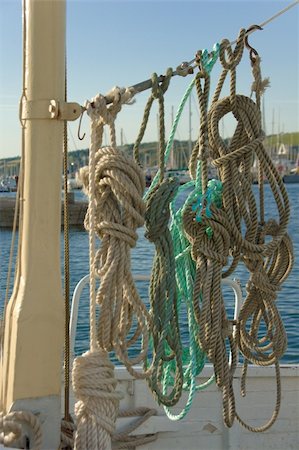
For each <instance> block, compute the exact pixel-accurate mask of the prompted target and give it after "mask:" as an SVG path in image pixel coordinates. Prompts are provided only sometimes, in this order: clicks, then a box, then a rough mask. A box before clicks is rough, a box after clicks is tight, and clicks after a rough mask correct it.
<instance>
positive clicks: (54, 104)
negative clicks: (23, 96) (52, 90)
mask: <svg viewBox="0 0 299 450" xmlns="http://www.w3.org/2000/svg"><path fill="white" fill-rule="evenodd" d="M82 111H83V108H82V106H81V105H79V103H69V102H63V101H58V100H27V101H26V100H23V102H22V111H21V119H22V120H32V119H56V120H67V121H73V120H76V119H78V118H79V117H80V115H81V114H82Z"/></svg>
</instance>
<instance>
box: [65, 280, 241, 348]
mask: <svg viewBox="0 0 299 450" xmlns="http://www.w3.org/2000/svg"><path fill="white" fill-rule="evenodd" d="M134 280H135V281H149V280H150V275H134ZM88 283H89V275H85V276H84V277H83V278H81V280H80V281H79V283H78V284H77V286H76V287H75V289H74V293H73V297H72V307H71V315H70V352H71V356H72V357H74V349H75V340H76V333H77V323H78V311H79V303H80V298H81V294H82V291H83V289H84V288H85V286H86V285H87V284H88ZM222 284H223V285H224V286H229V287H230V288H231V289H232V290H233V291H234V293H235V309H234V319H235V320H236V319H237V317H238V315H239V312H240V309H241V306H242V289H241V285H240V281H239V280H237V279H233V280H231V279H226V278H224V279H223V280H222Z"/></svg>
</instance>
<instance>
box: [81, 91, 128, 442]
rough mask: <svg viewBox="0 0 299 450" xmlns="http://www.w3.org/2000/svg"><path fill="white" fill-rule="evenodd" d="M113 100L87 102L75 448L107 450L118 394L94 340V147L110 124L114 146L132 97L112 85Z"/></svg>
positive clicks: (106, 361)
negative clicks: (84, 269) (84, 313)
mask: <svg viewBox="0 0 299 450" xmlns="http://www.w3.org/2000/svg"><path fill="white" fill-rule="evenodd" d="M111 96H112V97H113V98H114V102H113V103H112V104H111V105H109V106H107V105H106V101H105V98H104V97H103V96H101V95H98V96H97V97H96V98H95V99H94V100H93V101H92V102H89V103H88V104H87V113H88V115H89V116H90V118H91V146H90V153H89V171H88V174H87V175H86V174H85V180H86V179H87V185H86V189H88V194H89V207H88V219H87V220H88V229H89V254H90V256H89V259H90V350H89V351H88V352H86V353H84V354H83V355H82V356H80V357H78V358H76V359H75V361H74V366H73V373H72V380H73V388H74V392H75V395H76V398H77V399H78V401H77V403H76V405H75V413H76V416H77V432H76V435H75V444H74V448H75V449H77V450H95V449H101V450H110V449H111V435H112V433H113V431H114V427H115V420H116V417H117V411H118V405H119V400H120V398H121V394H120V393H119V392H117V391H116V390H115V389H116V384H117V382H116V380H115V377H114V366H113V364H112V363H111V362H110V361H109V357H108V354H107V352H106V351H105V349H103V348H100V346H99V344H98V342H97V330H96V283H95V275H96V254H95V236H96V211H97V199H96V188H95V180H96V151H97V150H98V148H99V147H100V146H101V143H102V136H103V128H104V125H105V124H108V125H109V129H110V138H111V143H112V148H113V149H114V148H116V139H115V129H114V120H115V118H116V115H117V113H118V112H119V111H120V109H121V106H122V104H124V103H127V102H129V101H131V99H132V92H131V91H130V90H124V89H119V88H114V89H113V91H112V92H111Z"/></svg>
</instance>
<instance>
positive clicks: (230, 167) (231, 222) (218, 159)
mask: <svg viewBox="0 0 299 450" xmlns="http://www.w3.org/2000/svg"><path fill="white" fill-rule="evenodd" d="M244 35H245V30H241V31H240V34H239V37H238V39H237V43H236V46H235V49H234V50H232V48H231V46H230V44H229V42H228V41H227V40H223V41H222V43H221V46H220V61H221V64H222V66H223V71H222V74H221V76H220V79H219V82H218V85H217V87H216V91H215V94H214V97H213V100H212V105H211V107H210V110H209V112H208V115H207V122H206V120H205V118H204V120H203V121H202V122H201V134H202V137H203V139H201V140H199V144H198V153H197V158H198V157H199V159H200V161H201V165H202V167H203V168H204V167H205V164H206V159H207V156H208V155H207V151H206V150H207V149H209V152H210V156H211V157H212V164H213V165H214V166H215V167H217V169H218V173H219V178H220V181H221V183H222V193H221V202H220V204H219V203H218V204H217V202H216V201H214V202H212V203H211V204H210V205H209V208H207V198H208V196H209V195H211V193H210V192H208V190H209V187H208V185H207V183H206V181H207V180H206V177H205V170H202V191H203V196H202V197H201V198H200V199H199V204H200V208H201V210H200V214H198V211H197V209H198V208H197V205H194V206H193V207H192V206H191V205H190V206H189V207H188V208H186V210H185V212H184V217H183V220H184V229H185V232H186V235H187V236H188V240H189V241H190V243H191V245H192V257H193V259H194V261H195V262H196V280H195V285H194V292H193V302H194V311H195V317H196V320H197V322H198V325H199V340H200V343H201V346H202V348H203V350H204V351H206V353H207V355H208V357H209V359H210V360H211V361H212V362H213V365H214V370H215V377H216V383H217V385H218V386H219V387H220V388H221V389H222V392H223V415H224V422H225V424H226V425H227V426H229V427H230V426H232V424H233V421H234V418H235V417H237V419H238V420H239V421H240V423H241V424H242V425H243V426H245V427H246V428H247V429H250V430H251V431H265V430H266V429H268V428H269V427H270V426H271V425H272V424H273V422H274V420H275V418H276V417H277V414H278V410H279V403H280V400H279V397H280V381H279V366H278V360H279V358H280V357H281V356H282V354H283V352H284V350H285V346H286V337H285V332H284V328H283V324H282V322H281V319H280V316H279V313H278V311H277V308H276V305H275V303H274V300H275V298H276V290H277V288H278V287H279V286H280V284H281V281H282V280H284V279H285V278H286V276H287V274H288V273H289V271H290V268H291V266H292V256H291V255H292V249H291V244H290V240H289V238H288V236H287V234H286V226H287V223H288V219H289V204H288V199H287V194H286V190H285V188H284V185H283V183H282V180H281V179H280V177H279V175H278V173H277V171H276V169H275V167H274V165H273V163H272V162H271V160H270V158H269V156H268V155H267V153H266V151H265V149H264V147H263V145H262V141H263V138H264V136H263V133H262V130H261V114H260V110H259V107H258V106H259V101H257V104H258V106H257V105H256V104H255V103H254V102H253V101H252V100H251V99H249V98H248V97H245V96H241V95H236V66H237V64H238V63H239V62H240V60H241V58H242V54H243V48H244ZM228 73H230V96H229V97H227V98H224V99H221V100H219V97H220V93H221V91H222V87H223V84H224V81H225V79H226V76H227V74H228ZM257 75H258V70H257V69H256V68H255V70H254V76H255V84H254V88H255V89H254V90H255V91H256V92H259V93H260V92H261V91H262V88H264V87H265V85H266V83H261V79H260V78H257ZM203 92H204V91H201V92H199V94H200V96H201V97H202V98H203V100H204V95H203ZM230 112H231V113H232V114H233V115H234V117H235V119H236V120H237V127H236V130H235V133H234V135H233V138H232V140H231V142H230V144H229V145H227V144H225V143H224V141H222V139H221V138H220V136H219V131H218V130H219V121H220V120H221V118H222V117H223V116H224V115H225V114H227V113H230ZM207 128H208V129H207ZM207 132H208V134H207ZM207 143H208V146H209V148H208V147H207ZM194 150H195V149H194ZM254 155H255V157H256V158H258V159H259V161H260V164H261V165H262V167H263V173H264V174H265V175H266V176H267V178H268V180H269V184H270V187H271V189H272V192H273V196H274V199H275V201H276V204H277V209H278V214H279V223H276V222H275V221H273V220H272V221H268V222H267V223H265V222H264V219H263V204H261V205H260V211H261V212H262V219H260V221H259V220H258V209H257V205H256V202H255V198H254V195H253V193H252V191H251V182H252V178H251V164H252V160H253V156H254ZM195 162H196V157H195V156H193V157H191V164H190V171H191V174H193V176H194V172H195V169H194V164H195ZM208 212H209V214H208ZM265 236H270V237H271V238H272V239H270V241H269V240H268V239H267V242H265ZM240 259H242V260H243V261H244V263H245V265H246V267H247V269H248V270H249V272H250V274H251V275H250V281H249V283H248V285H247V292H248V295H247V298H246V300H245V303H244V305H243V307H242V309H241V312H240V315H239V320H238V322H237V327H236V341H235V340H234V338H233V333H232V330H233V323H232V322H230V321H228V319H227V316H226V311H225V305H224V301H223V297H222V293H221V278H222V277H223V276H228V275H229V274H231V273H232V272H233V270H234V269H235V267H236V266H237V264H238V262H239V260H240ZM279 261H280V262H281V267H279V266H278V263H279ZM226 266H228V268H226ZM224 268H226V269H225V271H223V269H224ZM269 268H271V269H269ZM274 268H275V269H274ZM273 271H274V272H275V275H274V273H273ZM272 276H273V278H270V277H272ZM280 277H281V278H280ZM262 321H263V322H264V323H265V325H266V333H265V334H263V338H259V339H258V338H257V336H260V332H261V329H260V324H261V322H262ZM248 323H251V326H250V330H249V331H248V328H247V324H248ZM227 339H228V344H229V348H230V351H231V354H232V363H231V365H229V362H228V357H227V354H226V345H225V343H226V340H227ZM237 346H239V348H240V350H241V352H242V353H243V355H244V356H245V358H246V359H248V360H249V361H250V362H252V363H254V364H259V365H269V364H273V363H274V364H276V374H277V401H276V408H275V411H274V414H273V417H272V418H271V419H270V421H269V422H268V423H267V424H265V425H264V426H262V427H257V428H254V427H251V426H249V425H246V424H245V423H244V422H243V421H242V419H240V418H239V416H238V415H237V414H236V411H235V399H234V392H233V384H232V381H233V380H232V375H233V372H234V368H235V363H236V350H237ZM246 369H247V361H245V366H244V376H243V379H242V385H243V390H242V393H243V394H244V393H245V387H244V386H245V384H244V383H245V374H246Z"/></svg>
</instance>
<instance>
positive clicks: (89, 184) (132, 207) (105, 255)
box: [73, 88, 149, 450]
mask: <svg viewBox="0 0 299 450" xmlns="http://www.w3.org/2000/svg"><path fill="white" fill-rule="evenodd" d="M110 95H112V96H113V97H114V102H113V103H112V104H111V105H109V106H108V107H107V105H106V101H105V98H104V97H103V96H100V95H99V96H97V97H96V98H95V99H94V100H93V101H92V102H90V103H88V105H87V112H88V114H89V116H90V118H91V147H90V156H89V170H86V169H84V170H83V171H82V179H83V184H84V187H85V190H86V191H88V195H89V207H88V213H87V217H86V220H85V226H86V228H87V229H88V230H89V238H90V350H89V351H88V352H86V353H85V354H84V355H82V356H81V357H78V358H76V359H75V361H74V367H73V388H74V393H75V395H76V398H77V399H79V401H78V402H77V403H76V407H75V412H76V416H77V421H78V424H77V433H76V437H75V448H76V449H78V450H81V449H82V450H83V449H87V450H93V449H95V448H101V449H103V450H108V449H111V435H112V433H113V431H114V428H115V421H116V417H117V412H118V405H119V400H120V398H121V397H122V395H121V394H120V393H118V392H117V391H116V390H115V389H116V383H117V382H116V379H115V377H114V366H113V364H112V363H111V362H110V361H109V357H108V351H110V350H112V349H113V350H115V352H116V354H117V356H118V357H119V359H120V360H121V361H122V362H123V363H124V364H125V365H126V367H127V369H128V370H129V372H130V373H131V374H132V375H133V376H135V377H138V376H139V377H144V376H146V375H147V374H138V373H136V371H135V370H134V369H133V364H136V363H138V362H140V361H142V360H143V359H144V358H145V356H146V354H147V345H148V328H149V325H148V322H149V316H148V313H147V310H146V308H145V306H144V305H143V303H142V301H141V300H140V298H139V296H138V294H137V290H136V287H135V285H134V282H133V279H132V276H131V273H130V248H132V247H133V246H134V245H135V243H136V239H137V234H136V228H137V227H138V226H141V225H142V224H143V214H144V204H143V201H142V193H143V190H144V187H145V182H144V177H143V174H142V172H141V170H140V168H139V167H138V165H137V164H135V163H133V162H132V161H130V160H129V158H127V157H126V156H124V155H123V154H122V153H121V152H120V151H118V150H117V148H116V139H115V129H114V121H115V118H116V115H117V113H118V112H119V111H120V109H121V106H122V104H124V103H128V102H130V101H131V99H132V96H133V92H131V91H130V90H120V89H119V88H115V89H114V90H113V92H112V94H110ZM105 124H108V125H109V129H110V138H111V147H106V148H101V143H102V136H103V128H104V125H105ZM96 235H98V237H100V239H101V241H102V242H101V247H100V248H99V250H98V251H97V252H96V251H95V236H96ZM96 276H97V277H99V278H100V280H101V284H100V287H99V289H98V291H97V292H96V284H95V277H96ZM96 303H98V305H99V307H100V315H99V320H98V324H96ZM134 326H135V329H134V330H133V331H132V328H133V327H134ZM130 333H131V335H129V334H130ZM128 335H129V336H128ZM141 336H142V348H141V351H140V353H139V355H138V356H136V357H135V358H132V359H129V357H128V350H129V347H130V346H131V345H132V344H133V343H135V342H136V341H137V339H138V338H139V337H141Z"/></svg>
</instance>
